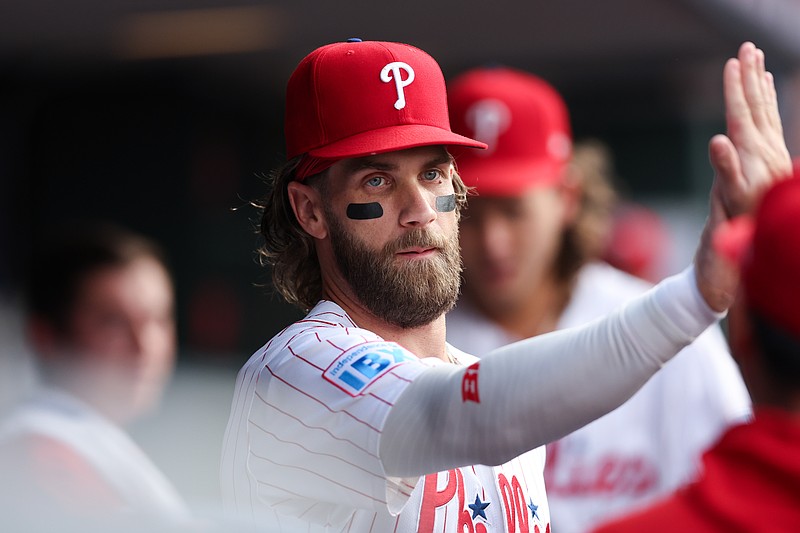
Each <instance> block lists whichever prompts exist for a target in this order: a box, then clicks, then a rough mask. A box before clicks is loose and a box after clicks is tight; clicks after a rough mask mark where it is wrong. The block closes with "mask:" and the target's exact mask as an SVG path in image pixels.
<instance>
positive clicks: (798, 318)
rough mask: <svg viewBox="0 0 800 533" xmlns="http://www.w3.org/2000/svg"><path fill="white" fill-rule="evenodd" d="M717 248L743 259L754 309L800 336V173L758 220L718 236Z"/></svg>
mask: <svg viewBox="0 0 800 533" xmlns="http://www.w3.org/2000/svg"><path fill="white" fill-rule="evenodd" d="M714 246H715V248H716V249H717V250H719V251H720V252H721V253H723V254H727V255H728V257H731V258H733V259H736V258H737V256H738V258H739V263H740V264H741V266H742V287H743V289H744V293H745V297H746V298H747V302H748V305H749V306H750V308H751V309H753V310H755V311H756V312H758V313H760V314H761V315H762V316H763V317H764V318H766V319H767V320H769V321H770V322H771V323H772V324H773V325H775V326H777V327H780V328H782V329H784V330H786V331H788V332H790V333H792V334H795V335H800V304H798V302H800V168H799V167H798V165H797V164H796V165H795V172H794V177H792V178H789V179H787V180H783V181H779V182H778V183H776V184H775V185H774V186H773V187H772V188H770V189H769V190H768V191H767V192H766V193H765V195H764V197H763V198H762V199H761V202H760V204H759V207H758V209H757V211H756V214H755V217H753V218H750V219H748V218H747V217H745V218H743V219H742V218H741V217H740V219H734V220H732V221H729V222H728V223H726V224H725V225H723V226H721V227H720V229H719V230H717V232H716V233H715V235H714Z"/></svg>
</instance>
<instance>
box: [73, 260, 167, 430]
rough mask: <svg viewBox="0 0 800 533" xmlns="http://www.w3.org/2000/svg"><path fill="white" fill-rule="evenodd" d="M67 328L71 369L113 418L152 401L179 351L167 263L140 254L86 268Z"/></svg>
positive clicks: (124, 416) (135, 411) (131, 414)
mask: <svg viewBox="0 0 800 533" xmlns="http://www.w3.org/2000/svg"><path fill="white" fill-rule="evenodd" d="M67 336H68V338H67V339H65V341H66V345H67V349H68V350H69V352H70V353H71V357H70V359H69V362H70V364H73V365H74V366H73V368H71V369H68V370H69V371H70V374H71V376H72V379H73V380H74V379H78V380H79V382H80V385H81V386H82V389H81V390H80V392H81V393H82V394H83V395H84V396H85V397H88V398H90V399H91V401H92V402H93V403H96V404H98V405H100V406H101V407H102V409H103V410H105V411H106V412H107V414H108V415H110V416H111V417H112V418H114V419H117V420H118V421H126V420H129V419H132V418H135V417H137V416H139V415H141V414H143V413H145V412H147V411H148V410H150V409H151V408H153V407H154V406H155V405H156V404H157V402H158V400H159V399H160V396H161V393H162V391H163V388H164V386H165V384H166V381H167V379H168V378H169V376H170V375H171V373H172V369H173V367H174V362H175V356H176V335H175V320H174V303H173V288H172V283H171V281H170V279H169V276H168V274H167V272H166V271H165V269H164V267H163V266H162V265H161V264H160V263H158V262H157V261H156V260H154V259H152V258H149V257H141V258H138V259H135V260H133V261H132V262H130V263H128V264H126V265H122V266H113V267H105V268H101V269H98V270H96V271H94V272H93V273H91V274H89V275H88V276H87V278H86V279H85V280H84V281H83V283H82V284H81V285H80V286H79V291H78V297H77V300H76V303H75V306H74V308H73V312H72V314H71V316H70V322H69V328H68V333H67ZM65 362H66V360H65Z"/></svg>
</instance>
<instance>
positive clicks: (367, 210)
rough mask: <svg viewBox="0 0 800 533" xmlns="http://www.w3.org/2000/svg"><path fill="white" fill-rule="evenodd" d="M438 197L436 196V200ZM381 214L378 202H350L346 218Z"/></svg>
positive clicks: (372, 216)
mask: <svg viewBox="0 0 800 533" xmlns="http://www.w3.org/2000/svg"><path fill="white" fill-rule="evenodd" d="M438 199H439V198H437V200H438ZM382 216H383V206H381V204H379V203H378V202H370V203H368V204H350V205H348V206H347V218H351V219H353V220H370V219H373V218H381V217H382Z"/></svg>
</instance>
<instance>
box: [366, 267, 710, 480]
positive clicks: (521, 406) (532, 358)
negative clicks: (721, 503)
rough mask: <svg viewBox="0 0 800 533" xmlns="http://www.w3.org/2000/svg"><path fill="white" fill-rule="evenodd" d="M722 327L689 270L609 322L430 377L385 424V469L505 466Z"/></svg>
mask: <svg viewBox="0 0 800 533" xmlns="http://www.w3.org/2000/svg"><path fill="white" fill-rule="evenodd" d="M720 318H721V315H720V314H718V313H715V312H714V311H712V310H711V309H710V308H709V307H708V305H707V304H706V303H705V301H704V300H703V298H702V296H701V295H700V293H699V290H698V288H697V285H696V281H695V276H694V269H693V268H692V267H690V268H688V269H686V270H685V271H683V272H682V273H680V274H678V275H676V276H673V277H671V278H668V279H667V280H664V281H663V282H661V283H660V284H658V285H657V286H656V287H654V288H653V289H651V290H650V291H648V292H647V293H645V294H644V295H642V296H641V297H639V298H636V299H634V300H631V301H630V302H629V303H628V304H626V305H625V306H624V307H622V308H621V309H620V310H619V311H617V312H615V313H612V314H611V315H609V316H608V317H606V318H604V319H600V320H597V321H594V322H591V323H589V324H587V325H586V326H583V327H580V328H576V329H571V330H562V331H558V332H554V333H550V334H547V335H542V336H539V337H535V338H531V339H527V340H524V341H521V342H517V343H514V344H511V345H509V346H505V347H502V348H499V349H497V350H494V351H493V352H492V353H490V354H489V355H487V356H486V357H484V358H483V359H481V360H480V361H479V362H478V363H475V364H473V365H472V366H470V367H468V368H466V369H465V368H462V367H456V366H452V365H442V366H438V367H436V368H433V369H430V370H427V371H425V372H423V373H422V374H421V375H419V376H418V377H417V379H416V380H414V382H413V383H412V384H411V385H409V386H408V387H407V388H406V389H405V391H404V392H403V393H402V394H401V395H400V397H399V398H398V399H397V401H396V402H395V405H394V406H393V408H392V409H391V410H390V413H389V415H388V417H387V419H386V423H385V425H384V428H383V432H382V435H381V442H380V455H381V461H382V463H383V466H384V470H385V472H386V473H387V475H390V476H398V477H400V476H402V477H408V476H414V475H421V474H425V473H429V472H438V471H442V470H446V469H450V468H455V467H458V466H464V465H469V464H490V465H492V464H502V463H504V462H506V461H508V460H510V459H512V458H513V457H516V456H518V455H520V454H522V453H524V452H525V451H528V450H530V449H533V448H536V447H538V446H541V445H543V444H546V443H548V442H551V441H553V440H556V439H558V438H560V437H562V436H564V435H566V434H568V433H570V432H572V431H574V430H576V429H578V428H580V427H581V426H583V425H585V424H587V423H588V422H590V421H592V420H594V419H596V418H598V417H600V416H602V415H603V414H605V413H607V412H609V411H611V410H613V409H614V408H616V407H618V406H619V405H621V404H622V403H623V402H624V401H625V400H627V399H628V398H630V397H631V396H632V395H633V394H634V393H635V392H636V391H637V390H638V389H639V388H640V387H641V386H642V385H643V384H644V383H645V382H646V381H647V380H648V379H649V378H650V377H651V376H652V375H653V374H654V373H655V372H656V371H657V370H658V369H659V368H661V366H662V365H663V364H664V363H666V362H667V361H669V360H670V359H671V358H672V357H673V356H674V355H675V354H676V353H677V352H678V351H680V349H681V348H683V347H684V346H686V345H687V344H689V343H691V342H692V341H693V340H694V339H695V338H696V337H697V336H698V335H700V334H701V333H702V332H703V331H704V330H705V329H706V328H707V327H708V326H710V325H711V324H713V323H715V322H716V321H717V320H719V319H720Z"/></svg>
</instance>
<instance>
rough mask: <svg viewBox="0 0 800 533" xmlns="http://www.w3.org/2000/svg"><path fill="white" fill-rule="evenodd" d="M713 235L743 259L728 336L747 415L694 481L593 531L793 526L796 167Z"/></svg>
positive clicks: (799, 428)
mask: <svg viewBox="0 0 800 533" xmlns="http://www.w3.org/2000/svg"><path fill="white" fill-rule="evenodd" d="M714 241H715V244H716V245H717V246H719V247H720V249H721V250H726V252H727V254H730V257H731V259H732V260H733V261H734V262H735V263H736V264H740V265H741V268H742V288H741V291H740V294H739V296H738V298H737V300H736V302H735V304H734V306H733V307H731V311H730V320H729V327H730V337H729V338H730V341H731V351H732V352H733V354H734V357H735V358H736V360H737V361H738V362H739V363H740V365H741V368H742V373H743V375H744V377H745V381H746V382H747V384H748V387H749V388H750V392H751V393H752V396H753V404H754V417H753V420H752V422H751V423H749V424H742V425H739V426H735V427H732V428H730V429H729V430H728V431H726V432H725V434H724V435H723V436H722V437H721V438H720V439H719V441H718V442H717V443H716V444H715V445H714V447H713V448H712V449H711V450H709V451H708V452H707V453H706V454H704V456H703V473H702V475H701V476H700V478H699V479H698V480H697V481H696V482H694V483H692V484H690V485H688V486H686V487H685V488H683V489H681V490H680V491H676V492H675V493H674V494H673V495H671V496H670V497H668V498H665V499H664V500H662V501H660V502H658V503H657V504H654V505H653V506H652V507H650V508H647V509H645V510H643V511H640V512H638V513H634V514H632V515H631V516H629V517H625V518H621V519H619V520H617V521H614V522H612V523H610V524H607V525H606V526H605V527H601V528H600V529H598V530H597V531H598V532H603V533H612V532H618V533H626V532H629V533H638V532H639V531H647V532H650V533H660V532H666V531H692V532H694V533H710V532H718V533H720V532H727V531H750V532H757V533H761V532H763V533H767V532H768V533H790V532H794V531H800V506H798V505H797V498H798V494H800V455H798V453H797V450H798V446H800V419H798V405H797V396H798V392H800V382H799V381H798V377H800V312H798V308H797V301H798V299H800V281H799V280H798V276H797V273H798V272H800V167H797V170H795V177H794V178H792V179H789V180H785V181H782V182H780V183H778V184H776V185H775V186H774V187H773V188H772V189H770V190H769V191H768V192H767V194H766V195H765V196H764V199H763V201H762V203H761V205H760V207H759V209H758V212H757V214H756V216H755V217H754V218H753V219H744V220H735V221H732V222H731V223H730V224H729V225H726V226H723V227H722V228H721V229H720V230H719V231H718V232H717V235H715V239H714Z"/></svg>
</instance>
